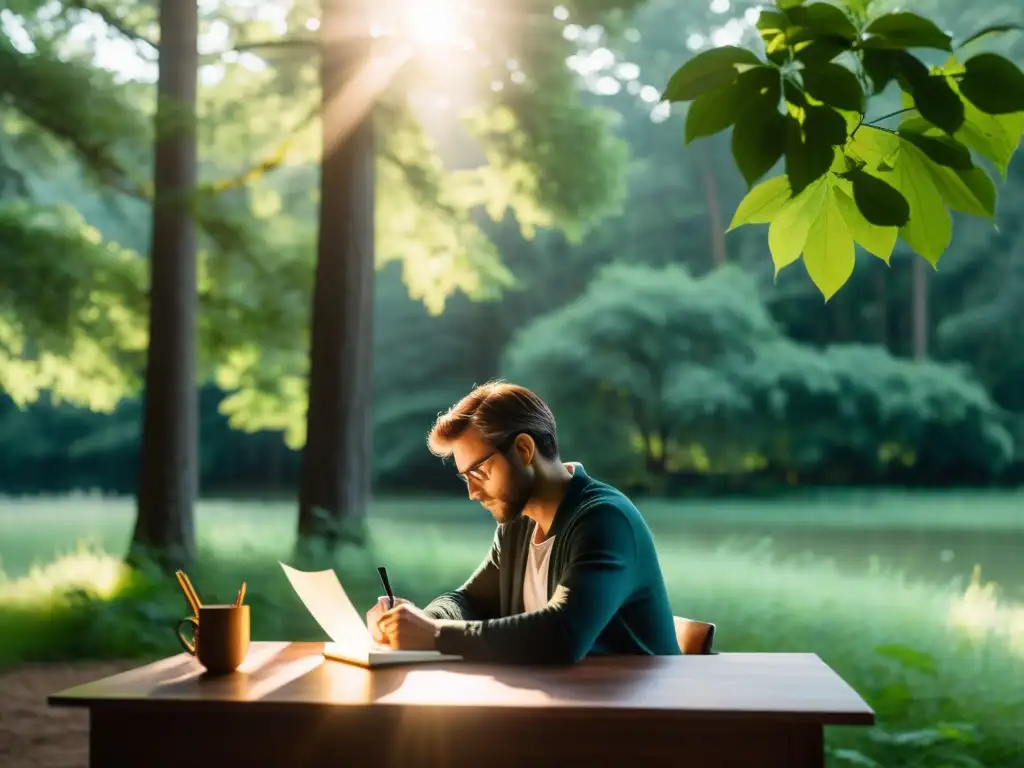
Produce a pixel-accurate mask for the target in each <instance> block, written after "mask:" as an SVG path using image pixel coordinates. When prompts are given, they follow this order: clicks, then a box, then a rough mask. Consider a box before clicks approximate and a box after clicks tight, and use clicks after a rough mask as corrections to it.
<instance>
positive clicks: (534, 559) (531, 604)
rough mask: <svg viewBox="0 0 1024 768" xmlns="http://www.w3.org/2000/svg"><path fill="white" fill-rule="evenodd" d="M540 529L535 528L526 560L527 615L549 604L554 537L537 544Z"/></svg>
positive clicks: (525, 592)
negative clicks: (549, 570) (550, 568)
mask: <svg viewBox="0 0 1024 768" xmlns="http://www.w3.org/2000/svg"><path fill="white" fill-rule="evenodd" d="M538 535H540V529H539V528H536V527H535V528H534V533H533V536H532V537H530V554H529V556H528V557H527V560H526V573H525V574H524V576H523V610H524V611H525V612H526V613H530V612H531V611H539V610H540V609H541V608H543V607H544V606H545V605H547V604H548V564H549V563H550V562H551V547H552V545H553V544H554V542H555V537H554V536H549V537H548V538H547V539H545V540H544V541H542V542H540V544H538V543H537V536H538Z"/></svg>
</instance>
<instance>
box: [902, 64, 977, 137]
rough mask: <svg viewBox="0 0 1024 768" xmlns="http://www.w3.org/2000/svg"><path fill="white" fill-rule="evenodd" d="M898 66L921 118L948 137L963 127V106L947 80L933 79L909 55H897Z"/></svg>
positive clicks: (924, 67) (939, 76) (937, 76)
mask: <svg viewBox="0 0 1024 768" xmlns="http://www.w3.org/2000/svg"><path fill="white" fill-rule="evenodd" d="M897 62H898V64H899V68H900V74H901V75H902V76H903V79H904V81H905V83H906V85H907V90H908V91H909V92H910V93H911V94H912V95H913V97H914V106H916V107H917V111H918V112H919V113H920V114H921V117H923V118H924V119H925V120H927V121H928V122H930V123H931V124H932V125H937V126H938V127H939V128H941V129H942V130H944V131H945V132H946V133H948V134H954V133H956V132H957V131H958V130H960V127H961V126H962V125H963V124H964V102H963V100H962V99H961V98H960V97H959V96H958V95H957V94H956V92H955V91H954V90H953V89H952V88H951V87H950V86H949V83H948V82H947V79H946V78H945V77H944V76H942V75H932V74H931V73H930V72H929V71H928V67H926V66H925V65H924V64H923V63H922V62H921V61H920V60H919V59H917V58H915V57H914V56H912V55H911V54H909V53H906V52H904V53H900V54H897Z"/></svg>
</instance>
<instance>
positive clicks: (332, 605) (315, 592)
mask: <svg viewBox="0 0 1024 768" xmlns="http://www.w3.org/2000/svg"><path fill="white" fill-rule="evenodd" d="M278 562H279V564H280V566H281V567H282V568H283V569H284V574H285V576H287V577H288V581H290V582H291V585H292V588H293V589H294V590H295V593H296V594H297V595H298V596H299V599H300V600H301V601H302V604H303V605H305V606H306V609H307V610H308V611H309V613H310V614H311V615H312V616H313V618H314V619H316V621H317V623H318V624H319V625H320V626H321V627H322V628H323V630H324V632H326V633H327V635H328V637H330V638H331V640H333V641H334V642H335V643H337V644H339V645H344V646H346V647H352V646H354V645H355V646H359V647H366V648H367V649H369V648H371V647H373V646H375V645H376V643H374V642H373V638H372V637H371V636H370V632H369V630H368V629H367V628H366V620H365V618H364V617H363V616H361V615H360V614H359V611H357V610H356V607H355V606H354V605H352V601H351V600H349V599H348V595H346V594H345V590H344V588H343V587H342V586H341V582H340V581H338V576H337V574H335V573H334V571H333V570H326V571H298V570H296V569H295V568H292V567H290V566H287V565H285V564H284V563H281V562H280V561H278Z"/></svg>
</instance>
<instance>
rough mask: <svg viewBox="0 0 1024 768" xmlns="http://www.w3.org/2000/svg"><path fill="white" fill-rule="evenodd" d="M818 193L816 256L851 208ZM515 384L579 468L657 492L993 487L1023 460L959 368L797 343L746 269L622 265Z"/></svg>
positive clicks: (566, 312)
mask: <svg viewBox="0 0 1024 768" xmlns="http://www.w3.org/2000/svg"><path fill="white" fill-rule="evenodd" d="M815 189H816V190H817V193H816V194H818V195H819V196H820V197H821V198H822V199H824V200H827V201H828V204H829V205H831V206H833V207H834V208H835V209H836V210H834V211H833V212H827V213H826V214H825V215H823V216H821V217H819V218H816V219H815V220H814V221H813V222H812V224H811V225H810V227H812V228H814V230H818V231H812V233H811V235H810V237H809V242H811V248H809V249H808V251H807V253H810V254H816V253H817V251H816V249H819V248H820V249H821V250H824V249H825V246H826V245H827V243H823V244H822V245H816V244H814V243H813V239H814V238H818V239H820V240H827V239H828V238H829V236H830V233H829V232H828V230H827V226H828V224H827V222H828V221H829V220H830V219H832V218H833V217H834V216H835V215H837V214H838V203H837V202H836V200H837V199H841V198H837V197H836V195H837V194H842V192H841V191H840V190H837V189H836V188H834V187H829V186H826V185H824V184H820V183H819V184H817V186H816V187H815ZM850 204H852V203H850ZM821 222H826V224H824V225H823V224H822V223H821ZM821 230H824V231H821ZM805 260H807V261H808V269H810V270H813V269H815V268H816V267H815V266H814V265H815V264H816V262H814V261H813V260H809V259H808V258H807V254H805ZM851 262H852V254H851ZM504 372H505V373H506V375H508V376H509V377H510V378H514V379H516V380H517V381H523V382H524V383H528V385H531V386H533V387H535V388H536V389H537V390H538V391H539V392H541V393H542V395H543V396H544V397H545V398H547V399H548V400H549V401H550V402H551V403H552V407H553V408H555V410H556V411H557V413H558V414H559V423H560V425H561V429H562V431H563V432H564V433H565V434H566V435H567V436H568V437H567V438H566V439H567V440H568V441H570V444H571V449H570V452H572V453H573V455H580V456H586V457H587V460H588V461H592V463H595V464H597V465H598V466H600V468H601V471H603V472H606V473H611V474H613V475H614V476H616V477H622V478H623V480H624V481H626V482H632V483H637V484H639V485H642V486H644V487H649V488H653V489H656V490H661V491H664V490H665V488H666V487H667V485H666V484H669V485H670V484H671V479H672V477H673V476H677V475H685V474H687V473H696V474H709V473H710V474H734V473H743V472H750V471H757V470H770V471H772V472H782V473H787V472H795V473H799V474H803V473H812V474H813V473H815V472H820V471H822V470H823V469H825V468H827V467H832V468H836V467H841V466H843V465H846V466H847V468H848V469H849V470H851V471H852V470H853V468H854V467H857V468H859V469H862V470H865V471H867V472H869V473H875V474H879V475H882V474H886V473H892V472H896V473H898V472H899V468H900V467H901V466H908V465H927V466H931V467H934V468H936V469H938V468H939V467H952V466H957V467H959V468H961V469H963V468H964V467H967V466H970V467H974V468H976V470H977V471H981V472H987V471H989V470H988V469H985V468H988V467H996V466H1002V465H1004V464H1005V463H1006V462H1007V461H1008V460H1009V458H1010V456H1011V454H1012V449H1013V442H1012V439H1011V437H1010V435H1009V434H1008V432H1007V430H1006V428H1005V426H1004V425H1003V420H1002V415H1001V414H1000V412H999V410H998V409H997V408H995V407H994V406H993V404H992V402H991V401H990V400H989V398H988V395H987V394H986V393H985V391H984V390H983V389H982V388H981V387H980V386H978V384H977V383H976V382H974V381H972V380H971V379H970V378H969V377H967V376H965V375H964V374H963V373H962V372H960V371H959V370H957V369H956V368H952V367H949V366H944V365H940V364H937V363H927V364H922V363H914V362H911V361H906V360H901V359H898V358H894V357H893V356H891V355H890V354H889V353H887V352H886V351H884V350H882V349H879V348H872V347H867V346H863V345H853V344H847V345H832V346H830V347H827V348H826V349H824V350H821V351H818V350H815V349H813V348H811V347H807V346H804V345H800V344H796V343H793V342H792V341H790V340H788V339H786V338H785V337H783V336H782V335H781V333H780V332H779V330H778V328H777V326H776V324H775V323H774V321H772V319H771V318H770V316H769V315H768V313H767V311H766V310H765V308H764V306H763V304H762V303H761V300H760V297H759V295H758V291H757V289H756V286H755V284H754V283H753V281H752V280H751V279H750V278H749V277H747V276H746V275H744V274H743V273H742V272H741V271H739V270H738V269H736V268H734V267H726V268H722V269H719V270H715V271H713V272H711V273H709V274H708V275H706V276H704V277H701V278H694V277H692V276H691V275H690V274H688V273H687V271H686V270H683V269H681V268H679V267H674V266H673V267H666V268H662V269H656V268H649V267H633V266H625V265H611V266H609V267H607V268H605V269H603V270H602V271H601V272H600V273H599V274H598V276H597V277H596V278H595V279H594V281H593V282H592V283H591V285H590V286H589V287H588V289H587V291H586V293H585V294H584V295H583V296H581V297H580V298H579V299H577V300H576V301H575V302H573V303H571V304H569V305H568V306H566V307H564V308H563V309H560V310H556V311H555V312H552V313H550V314H549V315H546V316H544V317H542V318H539V319H538V320H536V321H535V322H533V323H531V324H530V325H528V326H526V327H525V328H523V329H522V330H521V331H520V332H519V333H517V334H516V336H515V337H514V339H513V341H512V343H511V345H510V346H509V348H508V349H507V351H506V357H505V368H504ZM583 393H586V394H583ZM594 413H601V414H602V419H601V422H600V425H599V426H598V425H596V424H595V423H594V420H593V418H592V414H594ZM598 445H599V446H601V449H600V450H599V451H598V450H595V449H594V447H593V446H598ZM616 445H617V446H619V448H618V449H614V448H611V447H610V446H616ZM603 462H607V464H608V465H607V466H606V465H605V464H604V463H603Z"/></svg>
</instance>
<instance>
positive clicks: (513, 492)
mask: <svg viewBox="0 0 1024 768" xmlns="http://www.w3.org/2000/svg"><path fill="white" fill-rule="evenodd" d="M535 482H536V480H535V478H534V476H533V473H532V472H530V471H529V470H528V469H526V468H525V467H519V468H517V470H516V471H515V472H514V473H513V474H512V479H511V484H510V486H509V488H507V489H506V490H504V491H503V492H502V493H500V494H496V495H494V496H492V497H491V498H490V500H488V501H487V503H486V504H485V505H484V506H485V507H487V511H488V512H490V513H491V517H493V518H494V522H496V523H498V525H505V524H507V523H511V522H514V521H516V520H518V519H519V517H520V516H521V515H522V514H523V510H524V509H526V505H527V503H528V502H529V501H530V499H531V498H532V497H533V488H534V483H535Z"/></svg>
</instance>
